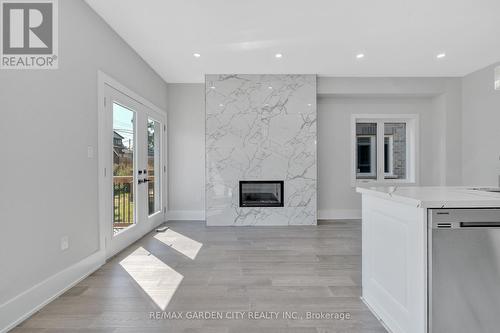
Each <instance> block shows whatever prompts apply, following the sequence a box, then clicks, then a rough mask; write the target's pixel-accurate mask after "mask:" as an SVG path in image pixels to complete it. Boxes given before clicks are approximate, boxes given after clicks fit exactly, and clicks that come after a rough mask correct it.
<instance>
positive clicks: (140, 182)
mask: <svg viewBox="0 0 500 333" xmlns="http://www.w3.org/2000/svg"><path fill="white" fill-rule="evenodd" d="M144 182H145V181H144V179H139V180H138V181H137V184H139V185H140V184H142V183H144Z"/></svg>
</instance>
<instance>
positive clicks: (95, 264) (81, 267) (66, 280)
mask: <svg viewBox="0 0 500 333" xmlns="http://www.w3.org/2000/svg"><path fill="white" fill-rule="evenodd" d="M104 257H105V256H104V252H103V251H98V252H96V253H94V254H92V255H90V256H88V257H87V258H85V259H83V260H81V261H80V262H77V263H76V264H74V265H72V266H70V267H68V268H66V269H64V270H62V271H60V272H59V273H57V274H55V275H52V276H51V277H49V278H47V279H45V280H44V281H42V282H40V283H38V284H36V285H35V286H33V287H31V288H30V289H28V290H26V291H24V292H23V293H21V294H19V295H17V296H15V297H14V298H12V299H10V300H8V301H7V302H5V303H3V304H1V305H0V332H1V333H3V332H7V331H9V330H11V329H13V328H14V327H16V326H17V325H19V324H20V323H21V322H22V321H24V320H26V319H27V318H28V317H30V316H31V315H32V314H34V313H35V312H37V311H38V310H40V309H41V308H42V307H44V306H45V305H47V304H48V303H50V302H52V301H53V300H54V299H55V298H57V297H58V296H60V295H61V294H63V293H64V292H66V290H68V289H70V288H71V287H73V286H74V285H76V284H77V283H79V282H80V281H81V280H83V279H84V278H86V277H87V276H88V275H90V274H92V273H93V272H95V271H96V270H97V269H98V268H99V267H101V266H102V265H103V264H104V262H105V260H104Z"/></svg>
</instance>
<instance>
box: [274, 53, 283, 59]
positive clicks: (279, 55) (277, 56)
mask: <svg viewBox="0 0 500 333" xmlns="http://www.w3.org/2000/svg"><path fill="white" fill-rule="evenodd" d="M274 57H275V58H278V59H279V58H283V54H281V53H276V54H275V55H274Z"/></svg>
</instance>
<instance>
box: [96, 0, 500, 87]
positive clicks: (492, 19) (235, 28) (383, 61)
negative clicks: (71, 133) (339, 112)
mask: <svg viewBox="0 0 500 333" xmlns="http://www.w3.org/2000/svg"><path fill="white" fill-rule="evenodd" d="M86 1H87V2H88V3H89V5H90V6H91V7H92V8H93V9H94V10H95V11H96V12H97V13H98V14H99V15H101V16H102V17H103V18H104V20H105V21H106V22H108V24H109V25H110V26H111V27H112V28H113V29H114V30H116V32H117V33H118V34H119V35H120V36H121V37H122V38H123V39H124V40H125V41H126V42H127V43H128V44H129V45H130V46H131V47H132V48H134V49H135V50H136V51H137V52H138V53H139V54H140V55H141V56H142V57H143V58H144V60H146V61H147V62H148V63H149V64H150V65H151V67H153V69H155V70H156V71H157V72H158V73H159V74H160V75H161V76H162V77H163V78H164V79H165V81H167V82H203V80H204V77H203V76H204V74H210V73H248V74H250V73H269V74H271V73H297V74H299V73H312V74H319V75H324V76H463V75H465V74H468V73H470V72H472V71H474V70H477V69H479V68H482V67H485V66H487V65H490V64H492V63H494V62H496V61H498V60H500V18H499V17H500V16H499V15H498V13H500V1H499V0H300V1H299V0H246V1H243V0H142V1H139V0H106V1H103V0H86ZM441 52H445V53H446V57H445V58H444V59H440V60H438V59H436V55H437V54H438V53H441ZM193 53H200V54H201V57H199V58H195V57H193ZM276 53H282V54H283V58H281V59H276V58H275V57H274V55H275V54H276ZM358 53H364V54H365V57H364V58H363V59H361V60H358V59H356V57H355V56H356V54H358Z"/></svg>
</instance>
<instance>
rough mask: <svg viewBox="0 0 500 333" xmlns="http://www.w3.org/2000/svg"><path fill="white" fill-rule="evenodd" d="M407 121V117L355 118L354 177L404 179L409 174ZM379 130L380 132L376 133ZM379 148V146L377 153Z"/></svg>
mask: <svg viewBox="0 0 500 333" xmlns="http://www.w3.org/2000/svg"><path fill="white" fill-rule="evenodd" d="M408 122H409V121H407V120H398V121H396V120H394V121H387V120H376V119H374V120H373V121H367V120H365V119H359V120H358V119H357V120H356V138H355V149H356V151H355V152H354V156H355V161H354V162H355V163H354V165H355V173H356V179H358V180H381V179H384V180H406V179H407V178H408V166H409V165H408V161H407V159H408V144H409V142H408V137H407V124H408ZM382 131H383V135H379V133H381V132H382ZM379 140H381V141H380V142H379ZM378 148H379V149H380V150H381V152H380V153H379V152H378ZM382 170H383V175H382ZM379 173H380V175H379Z"/></svg>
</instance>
